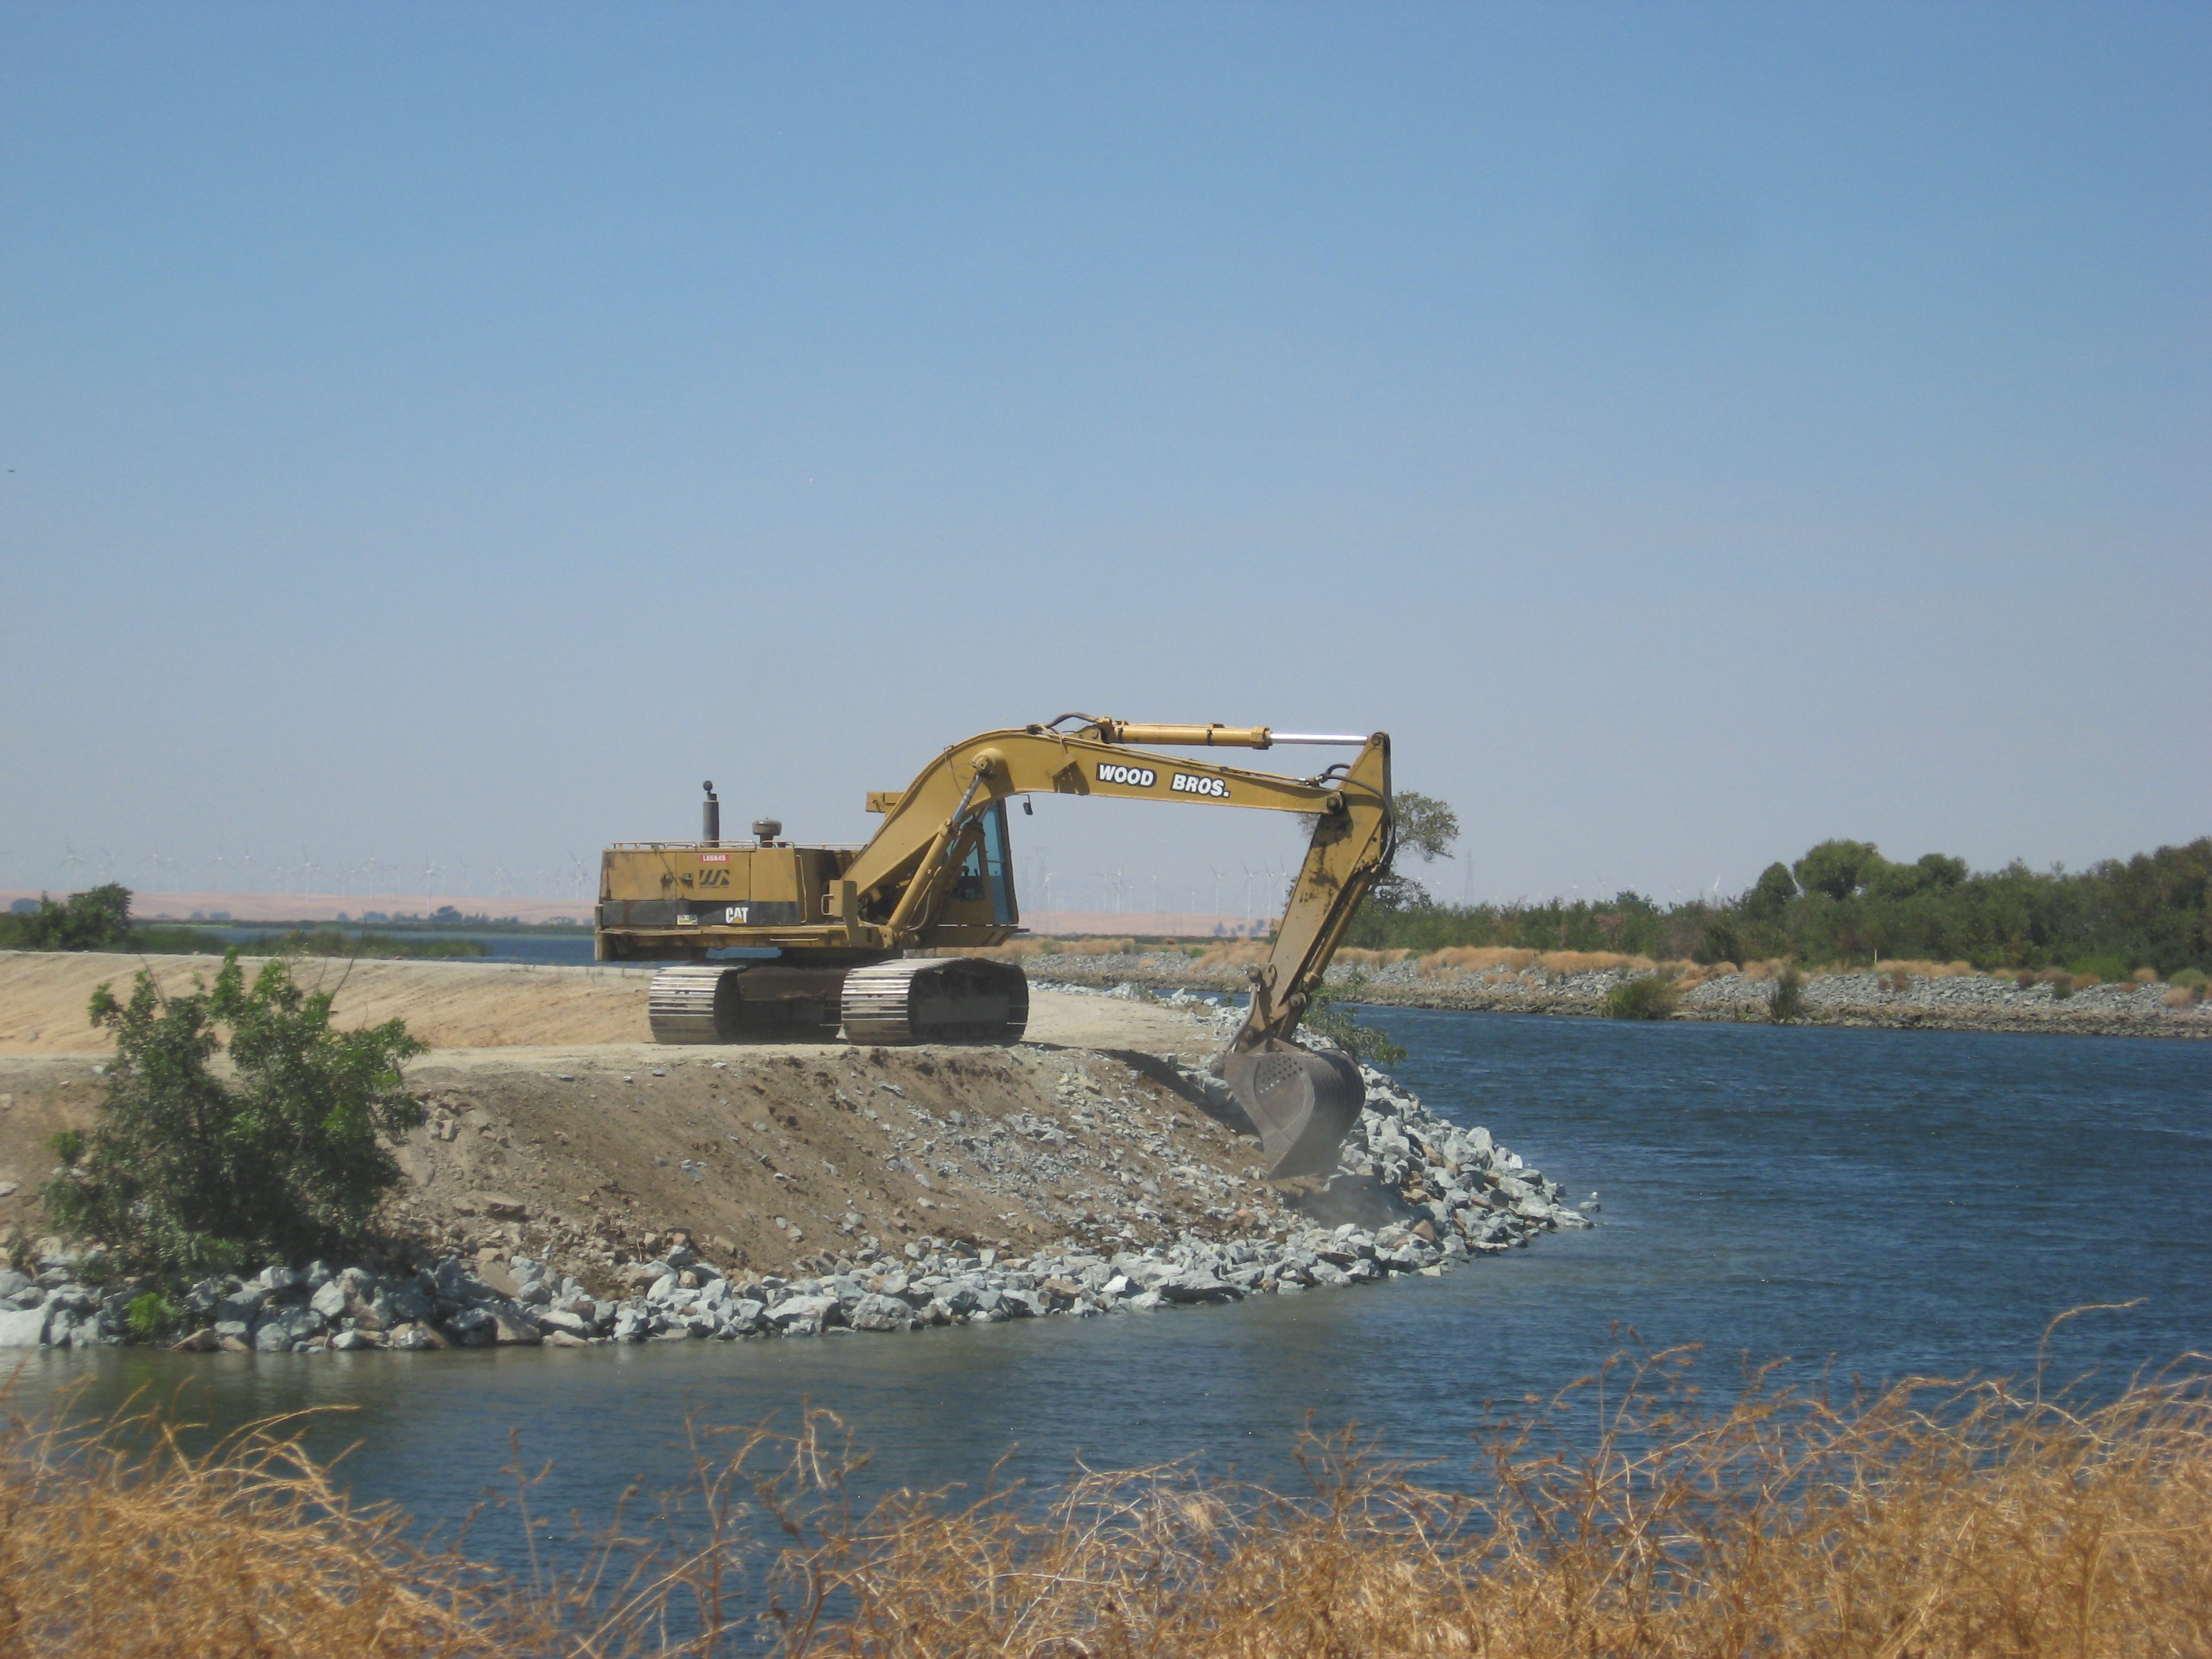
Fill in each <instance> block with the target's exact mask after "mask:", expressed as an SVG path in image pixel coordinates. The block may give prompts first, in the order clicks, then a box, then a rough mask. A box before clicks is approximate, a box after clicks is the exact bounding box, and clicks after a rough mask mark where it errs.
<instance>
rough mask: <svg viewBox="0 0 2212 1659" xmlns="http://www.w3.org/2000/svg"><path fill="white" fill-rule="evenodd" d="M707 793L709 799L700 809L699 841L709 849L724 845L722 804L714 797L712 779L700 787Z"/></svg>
mask: <svg viewBox="0 0 2212 1659" xmlns="http://www.w3.org/2000/svg"><path fill="white" fill-rule="evenodd" d="M699 787H701V788H702V789H704V790H705V791H706V792H707V799H705V800H704V801H703V802H702V803H701V804H700V807H699V839H700V841H701V842H703V843H704V844H706V845H707V846H708V847H720V845H721V844H722V803H721V802H720V800H718V799H715V797H714V779H712V778H709V779H708V780H707V781H706V782H704V783H702V784H701V785H700V786H699Z"/></svg>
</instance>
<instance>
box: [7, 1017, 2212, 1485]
mask: <svg viewBox="0 0 2212 1659" xmlns="http://www.w3.org/2000/svg"><path fill="white" fill-rule="evenodd" d="M1368 1018H1370V1019H1372V1020H1374V1021H1375V1022H1376V1023H1379V1024H1383V1025H1385V1026H1387V1027H1388V1028H1389V1030H1390V1031H1391V1033H1392V1035H1393V1036H1395V1037H1396V1038H1397V1039H1398V1040H1399V1041H1400V1042H1404V1043H1405V1044H1406V1045H1407V1048H1409V1049H1410V1050H1411V1055H1412V1057H1411V1058H1410V1059H1409V1060H1407V1062H1406V1063H1405V1064H1404V1065H1403V1066H1401V1067H1400V1068H1399V1070H1400V1073H1401V1076H1402V1077H1403V1078H1404V1079H1406V1080H1407V1082H1408V1083H1409V1084H1411V1085H1413V1087H1414V1088H1415V1089H1417V1090H1418V1091H1420V1092H1421V1093H1422V1095H1423V1096H1424V1097H1425V1099H1427V1100H1428V1102H1429V1103H1431V1105H1433V1106H1435V1107H1436V1108H1437V1109H1439V1110H1441V1111H1443V1113H1445V1114H1446V1115H1449V1116H1451V1117H1453V1118H1455V1119H1456V1120H1458V1121H1462V1122H1480V1123H1485V1124H1487V1125H1488V1126H1490V1127H1491V1128H1492V1129H1493V1130H1494V1131H1495V1132H1496V1133H1498V1136H1499V1138H1500V1139H1504V1141H1506V1142H1507V1144H1509V1145H1510V1146H1512V1147H1513V1148H1514V1149H1515V1150H1516V1151H1517V1152H1521V1153H1522V1154H1523V1155H1524V1156H1525V1157H1527V1158H1528V1159H1529V1161H1530V1162H1532V1163H1534V1164H1540V1165H1541V1167H1542V1168H1543V1169H1544V1170H1545V1171H1546V1173H1547V1175H1549V1176H1552V1177H1553V1178H1554V1179H1557V1180H1559V1181H1561V1182H1565V1183H1566V1184H1567V1186H1568V1187H1569V1188H1570V1191H1571V1196H1572V1197H1573V1198H1575V1199H1577V1200H1579V1199H1581V1198H1582V1197H1583V1195H1584V1194H1587V1193H1588V1192H1589V1191H1590V1190H1591V1189H1592V1188H1595V1189H1597V1190H1599V1191H1600V1192H1601V1194H1602V1201H1603V1204H1604V1210H1603V1219H1604V1220H1605V1221H1606V1223H1607V1225H1605V1226H1603V1227H1601V1228H1599V1229H1598V1230H1596V1231H1593V1232H1589V1233H1583V1234H1573V1235H1560V1236H1555V1237H1547V1238H1545V1239H1543V1240H1541V1242H1540V1243H1537V1244H1536V1245H1534V1247H1532V1248H1531V1249H1528V1250H1525V1251H1516V1252H1514V1253H1512V1254H1511V1255H1510V1256H1507V1257H1504V1258H1501V1259H1498V1260H1495V1261H1484V1262H1480V1263H1477V1264H1474V1265H1473V1266H1471V1267H1466V1268H1463V1269H1462V1270H1460V1271H1458V1272H1456V1273H1453V1274H1451V1275H1449V1276H1448V1277H1446V1278H1443V1279H1407V1280H1403V1281H1401V1282H1398V1283H1395V1284H1392V1285H1387V1286H1379V1287H1372V1288H1367V1289H1361V1290H1353V1291H1340V1292H1313V1293H1310V1294H1308V1295H1306V1296H1304V1297H1285V1298H1281V1299H1274V1298H1264V1299H1261V1300H1259V1301H1256V1302H1254V1303H1250V1304H1245V1305H1243V1306H1240V1307H1233V1308H1227V1309H1196V1310H1182V1311H1176V1312H1162V1313H1159V1314H1156V1315H1152V1316H1129V1317H1125V1318H1115V1319H1099V1320H1091V1321H1085V1322H1063V1321H1060V1320H1053V1321H1049V1322H1042V1323H1025V1324H1020V1325H1005V1326H987V1327H982V1328H973V1329H969V1328H963V1329H959V1330H951V1331H938V1332H928V1333H922V1334H914V1335H909V1336H902V1337H886V1336H869V1337H850V1336H848V1337H833V1338H825V1339H821V1340H812V1341H790V1342H781V1343H763V1342H754V1343H737V1344H727V1345H725V1344H719V1343H714V1344H709V1343H696V1342H692V1343H680V1344H678V1343H667V1344H652V1345H648V1346H643V1347H634V1348H620V1349H612V1348H609V1349H593V1350H585V1351H578V1350H561V1351H556V1350H550V1349H547V1350H532V1351H513V1350H509V1351H494V1352H456V1353H448V1354H416V1355H389V1354H379V1353H359V1354H343V1355H328V1356H308V1355H301V1356H289V1355H283V1356H245V1355H240V1356H221V1357H214V1358H191V1359H187V1358H182V1357H172V1356H167V1355H161V1354H149V1353H143V1352H134V1351H107V1352H100V1353H94V1354H91V1355H86V1356H77V1355H71V1354H61V1355H54V1356H41V1357H34V1358H32V1360H31V1361H30V1363H29V1364H28V1366H27V1370H25V1372H24V1373H23V1374H22V1376H21V1378H20V1379H19V1384H20V1388H21V1397H22V1398H23V1399H24V1401H26V1402H27V1403H29V1402H33V1401H36V1400H37V1399H38V1398H39V1397H40V1396H41V1395H43V1394H44V1393H45V1391H46V1390H47V1389H50V1388H51V1387H52V1385H53V1384H55V1383H58V1382H62V1381H64V1380H67V1379H70V1378H76V1379H81V1380H83V1381H84V1382H85V1383H86V1385H87V1388H88V1393H87V1394H86V1395H85V1397H84V1400H83V1401H82V1404H83V1406H84V1407H86V1408H91V1409H99V1408H102V1407H109V1406H112V1405H113V1404H114V1403H116V1402H118V1401H120V1400H122V1399H123V1398H125V1396H127V1395H129V1394H131V1391H132V1390H134V1389H147V1390H150V1391H153V1392H155V1393H157V1394H167V1393H169V1392H170V1391H174V1390H179V1389H180V1385H182V1387H181V1391H180V1392H179V1393H178V1394H177V1396H176V1403H177V1405H178V1407H179V1408H184V1409H189V1410H190V1411H191V1413H192V1414H193V1415H194V1416H196V1417H204V1418H205V1419H212V1420H215V1421H217V1422H221V1423H224V1424H235V1423H238V1422H241V1421H245V1420H247V1419H252V1418H255V1417H259V1416H266V1415H270V1414H274V1413H280V1412H290V1411H296V1410H299V1409H301V1408H303V1407H317V1406H342V1407H347V1408H348V1409H347V1410H346V1412H345V1413H343V1416H342V1417H340V1418H335V1419H328V1420H326V1421H325V1422H324V1423H322V1424H320V1425H319V1426H318V1427H317V1429H316V1430H315V1431H314V1432H315V1435H316V1437H317V1440H318V1443H319V1444H320V1445H321V1446H322V1447H323V1448H324V1449H326V1450H334V1449H337V1448H339V1447H342V1446H343V1445H346V1444H350V1443H356V1442H358V1443H359V1446H360V1449H359V1450H358V1451H357V1452H356V1454H355V1456H354V1458H353V1459H352V1460H351V1461H350V1462H349V1466H348V1467H349V1468H350V1470H351V1472H352V1480H353V1481H354V1485H355V1487H356V1491H357V1492H359V1493H360V1494H362V1496H364V1497H374V1498H385V1497H389V1498H398V1499H399V1500H401V1501H402V1502H403V1503H404V1504H405V1505H406V1506H407V1507H408V1508H409V1509H410V1510H412V1511H413V1512H414V1513H416V1514H417V1515H418V1516H426V1517H433V1518H448V1519H450V1518H452V1517H454V1516H459V1514H461V1513H462V1512H464V1511H465V1510H466V1509H467V1508H468V1506H469V1505H470V1504H472V1503H474V1502H475V1501H476V1500H477V1498H478V1497H479V1496H481V1495H482V1493H483V1490H484V1489H485V1487H486V1486H489V1485H490V1484H492V1483H494V1481H495V1478H496V1471H497V1469H498V1468H499V1467H500V1465H501V1463H502V1462H505V1460H506V1456H507V1431H508V1430H509V1429H510V1428H515V1429H519V1430H520V1431H521V1432H522V1435H523V1439H524V1444H525V1449H526V1451H527V1452H528V1453H529V1454H531V1455H532V1456H533V1457H537V1458H547V1457H550V1458H551V1459H552V1460H554V1462H555V1474H554V1475H553V1477H552V1478H551V1480H550V1481H549V1482H548V1486H547V1488H546V1489H545V1491H544V1493H543V1494H542V1496H541V1499H540V1501H541V1502H545V1503H550V1504H552V1505H554V1506H556V1507H557V1508H560V1509H563V1510H565V1509H566V1508H567V1507H568V1505H571V1504H574V1505H577V1506H579V1507H580V1508H581V1510H583V1511H584V1513H585V1514H586V1515H587V1516H589V1515H599V1514H604V1513H605V1511H606V1510H607V1509H608V1508H609V1507H610V1505H611V1504H612V1502H613V1500H614V1498H615V1497H616V1496H617V1493H618V1492H620V1491H621V1490H622V1488H623V1486H624V1485H625V1484H626V1483H627V1482H628V1481H629V1479H630V1478H631V1477H633V1476H635V1475H640V1474H642V1475H645V1476H647V1478H648V1479H649V1480H653V1481H654V1482H656V1483H659V1482H665V1481H669V1480H674V1479H676V1478H677V1477H678V1474H680V1471H681V1469H682V1468H683V1467H684V1453H683V1450H682V1443H683V1439H684V1425H685V1423H686V1420H687V1419H691V1418H695V1417H696V1419H700V1420H702V1421H705V1422H709V1423H720V1424H732V1423H751V1422H754V1421H757V1420H759V1419H763V1418H766V1417H769V1416H770V1415H772V1414H779V1413H780V1414H781V1416H782V1418H783V1419H784V1420H786V1421H787V1422H788V1421H790V1420H792V1419H793V1416H794V1414H795V1413H796V1412H797V1411H798V1410H799V1408H800V1407H801V1406H802V1404H803V1403H805V1402H811V1403H813V1404H815V1405H818V1406H823V1407H829V1408H830V1409H832V1410H834V1411H836V1413H839V1414H840V1415H841V1416H842V1417H843V1418H844V1419H846V1420H847V1421H848V1422H849V1423H850V1424H851V1425H853V1427H854V1431H855V1433H856V1435H857V1436H858V1437H859V1439H860V1443H862V1444H864V1445H865V1446H866V1447H867V1448H869V1449H871V1450H872V1452H873V1453H874V1455H875V1463H874V1466H873V1468H872V1471H871V1476H870V1478H871V1480H872V1481H882V1482H884V1483H889V1484H904V1485H913V1486H939V1485H943V1484H946V1483H950V1482H960V1481H964V1482H980V1481H981V1480H983V1479H984V1478H986V1476H987V1474H988V1472H989V1470H990V1468H992V1466H993V1464H994V1462H998V1461H999V1460H1000V1459H1002V1458H1003V1459H1004V1460H1006V1467H1005V1472H1006V1474H1009V1475H1012V1476H1015V1477H1018V1478H1022V1479H1024V1480H1042V1481H1051V1480H1055V1479H1057V1478H1058V1477H1060V1476H1061V1475H1062V1474H1065V1473H1066V1470H1067V1469H1068V1468H1070V1466H1071V1464H1072V1463H1073V1462H1074V1461H1075V1460H1076V1459H1078V1458H1082V1459H1084V1460H1085V1461H1087V1462H1091V1463H1093V1464H1096V1465H1106V1466H1128V1465H1133V1464H1142V1463H1148V1462H1156V1461H1159V1460H1162V1459H1167V1458H1176V1457H1183V1456H1194V1457H1197V1458H1200V1460H1202V1461H1203V1462H1205V1463H1206V1465H1208V1466H1211V1467H1215V1468H1229V1467H1232V1466H1233V1467H1235V1468H1238V1469H1240V1470H1241V1471H1243V1472H1244V1473H1246V1474H1256V1475H1261V1476H1265V1477H1268V1478H1273V1479H1282V1478H1285V1477H1287V1478H1291V1479H1295V1474H1294V1471H1293V1469H1292V1468H1291V1462H1290V1458H1289V1453H1290V1450H1291V1443H1292V1440H1293V1437H1294V1436H1295V1434H1296V1432H1297V1430H1298V1428H1299V1427H1300V1425H1302V1424H1304V1423H1305V1422H1306V1421H1308V1420H1309V1419H1310V1420H1311V1421H1312V1422H1313V1423H1314V1424H1315V1425H1316V1426H1319V1427H1322V1428H1334V1427H1336V1426H1339V1425H1342V1424H1343V1423H1345V1422H1346V1421H1348V1420H1355V1419H1356V1420H1357V1421H1358V1422H1360V1423H1362V1424H1364V1425H1369V1426H1370V1427H1371V1428H1373V1429H1374V1430H1376V1431H1380V1432H1381V1433H1382V1434H1383V1437H1385V1439H1386V1442H1387V1443H1388V1444H1389V1446H1390V1447H1391V1448H1392V1449H1394V1450H1396V1451H1399V1452H1401V1453H1406V1454H1412V1455H1423V1456H1435V1457H1441V1458H1443V1459H1445V1460H1446V1462H1445V1464H1444V1466H1443V1467H1442V1468H1439V1469H1437V1471H1436V1472H1435V1478H1439V1479H1449V1477H1450V1474H1451V1471H1452V1469H1453V1468H1455V1467H1462V1468H1463V1467H1465V1459H1466V1451H1467V1446H1468V1440H1467V1437H1468V1433H1469V1431H1471V1430H1472V1429H1473V1428H1474V1425H1476V1424H1477V1423H1478V1422H1479V1421H1480V1419H1481V1417H1482V1415H1483V1412H1484V1407H1485V1404H1486V1402H1489V1401H1497V1402H1499V1403H1501V1404H1505V1403H1511V1402H1517V1401H1520V1400H1521V1399H1522V1396H1524V1395H1528V1394H1537V1395H1548V1394H1549V1393H1551V1392H1552V1391H1553V1390H1554V1389H1558V1388H1559V1387H1560V1386H1562V1385H1563V1384H1565V1383H1568V1382H1569V1381H1571V1379H1573V1378H1574V1377H1576V1376H1579V1375H1581V1374H1583V1373H1584V1372H1585V1371H1587V1370H1589V1368H1590V1367H1591V1366H1593V1365H1594V1364H1596V1363H1597V1362H1598V1361H1599V1360H1601V1358H1603V1357H1604V1356H1605V1355H1606V1354H1607V1353H1608V1352H1611V1351H1612V1349H1613V1346H1615V1344H1616V1341H1617V1340H1618V1338H1617V1336H1616V1334H1615V1327H1616V1323H1617V1322H1618V1323H1623V1324H1627V1325H1632V1326H1633V1327H1634V1328H1636V1329H1637V1331H1638V1332H1639V1333H1640V1334H1641V1335H1642V1337H1643V1338H1644V1340H1646V1341H1647V1342H1650V1343H1653V1344H1665V1343H1674V1342H1683V1341H1699V1342H1704V1343H1705V1344H1707V1345H1708V1348H1709V1353H1710V1355H1711V1358H1710V1360H1709V1362H1708V1365H1707V1373H1708V1375H1707V1379H1706V1380H1707V1381H1708V1383H1711V1384H1716V1385H1722V1386H1724V1385H1726V1384H1727V1383H1729V1380H1730V1379H1731V1378H1732V1377H1733V1376H1735V1375H1736V1374H1737V1368H1738V1366H1739V1365H1740V1364H1741V1360H1742V1359H1743V1358H1745V1357H1749V1358H1754V1359H1765V1358H1774V1357H1778V1356H1789V1357H1791V1358H1793V1360H1794V1362H1795V1364H1794V1367H1793V1370H1795V1372H1796V1374H1800V1375H1804V1374H1810V1373H1812V1372H1814V1371H1815V1370H1819V1369H1820V1368H1821V1367H1823V1366H1826V1365H1830V1364H1832V1372H1833V1374H1836V1375H1838V1376H1846V1377H1847V1376H1850V1375H1853V1374H1857V1375H1862V1376H1867V1377H1869V1378H1873V1377H1876V1376H1898V1375H1901V1374H1904V1373H1906V1372H1911V1371H1942V1372H1948V1373H1953V1374H1958V1373H1963V1372H1967V1371H1978V1372H1982V1373H1984V1374H1986V1373H1989V1372H1991V1371H1997V1372H2013V1373H2020V1372H2024V1371H2026V1370H2027V1369H2029V1368H2030V1367H2032V1366H2033V1363H2034V1357H2035V1347H2036V1344H2037V1341H2038V1339H2039V1336H2040V1334H2041V1333H2042V1330H2043V1328H2044V1326H2045V1323H2046V1322H2047V1321H2049V1320H2050V1319H2051V1316H2053V1315H2055V1314H2057V1313H2059V1312H2061V1311H2063V1310H2065V1309H2067V1308H2069V1307H2073V1306H2076V1305H2079V1304H2084V1303H2089V1302H2108V1301H2120V1300H2125V1299H2127V1298H2130V1297H2143V1298H2145V1305H2143V1306H2142V1307H2141V1308H2139V1309H2136V1310H2132V1311H2130V1312H2128V1313H2125V1314H2120V1315H2100V1316H2092V1317H2090V1318H2087V1319H2083V1320H2080V1321H2076V1322H2073V1323H2071V1324H2069V1326H2067V1327H2066V1328H2064V1330H2063V1334H2062V1335H2061V1337H2060V1338H2059V1340H2057V1342H2056V1343H2055V1344H2054V1346H2053V1355H2054V1359H2055V1362H2056V1364H2055V1369H2056V1370H2058V1371H2059V1372H2060V1373H2061V1374H2063V1375H2065V1376H2072V1375H2074V1374H2075V1373H2076V1372H2079V1371H2081V1370H2084V1369H2085V1368H2089V1367H2096V1368H2099V1370H2098V1376H2099V1382H2098V1384H2097V1385H2096V1386H2110V1385H2113V1384H2116V1383H2118V1382H2120V1381H2123V1380H2124V1378H2125V1376H2127V1375H2128V1374H2129V1373H2130V1372H2131V1371H2133V1370H2136V1369H2138V1368H2140V1367H2142V1366H2146V1365H2155V1364H2160V1363H2162V1362H2164V1361H2166V1360H2167V1359H2170V1358H2173V1357H2174V1356H2176V1355H2177V1354H2179V1353H2180V1352H2183V1351H2184V1350H2185V1349H2189V1348H2191V1347H2195V1348H2205V1347H2212V1205H2208V1202H2207V1200H2208V1199H2212V1117H2208V1112H2207V1107H2208V1104H2212V1046H2208V1045H2204V1044H2199V1043H2192V1042H2154V1041H2150V1040H2140V1041H2120V1040H2106V1039H2095V1038H2081V1037H2032V1036H1983V1035H1976V1034H1969V1033H1948V1032H1881V1031H1854V1030H1796V1029H1777V1028H1771V1027H1764V1026H1743V1027H1736V1026H1716V1025H1670V1024H1640V1023H1639V1024H1612V1023H1607V1022H1604V1021H1598V1020H1584V1019H1559V1018H1553V1019H1547V1018H1536V1017H1515V1016H1501V1015H1480V1014H1450V1013H1434V1012H1415V1011H1407V1010H1396V1009H1376V1010H1372V1011H1370V1013H1369V1015H1368Z"/></svg>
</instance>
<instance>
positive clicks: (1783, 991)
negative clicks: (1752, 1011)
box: [1766, 968, 1805, 1025]
mask: <svg viewBox="0 0 2212 1659" xmlns="http://www.w3.org/2000/svg"><path fill="white" fill-rule="evenodd" d="M1803 1012H1805V975H1802V974H1801V973H1799V972H1798V971H1797V970H1796V969H1795V968H1784V969H1783V970H1782V977H1781V978H1779V979H1778V980H1776V981H1774V990H1773V992H1772V994H1770V995H1769V996H1768V997H1767V999H1766V1017H1767V1018H1769V1019H1771V1020H1772V1021H1773V1022H1774V1023H1775V1024H1777V1025H1786V1024H1789V1023H1790V1021H1791V1020H1793V1019H1796V1018H1797V1017H1798V1016H1799V1015H1800V1014H1802V1013H1803Z"/></svg>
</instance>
